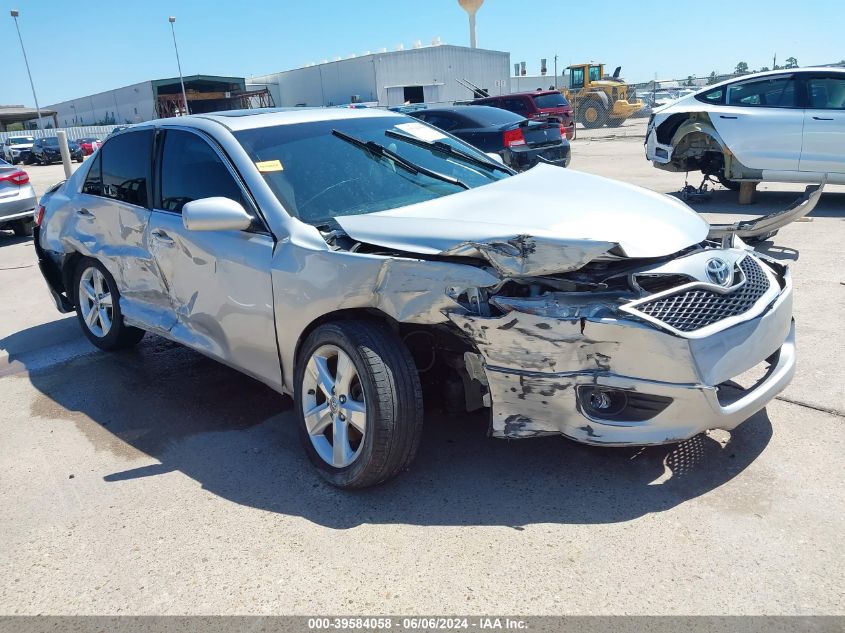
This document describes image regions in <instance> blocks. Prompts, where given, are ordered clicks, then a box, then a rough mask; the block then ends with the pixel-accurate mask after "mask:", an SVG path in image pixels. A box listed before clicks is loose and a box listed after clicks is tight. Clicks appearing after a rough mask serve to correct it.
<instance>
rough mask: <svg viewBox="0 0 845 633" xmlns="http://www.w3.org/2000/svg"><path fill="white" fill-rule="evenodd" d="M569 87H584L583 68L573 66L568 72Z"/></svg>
mask: <svg viewBox="0 0 845 633" xmlns="http://www.w3.org/2000/svg"><path fill="white" fill-rule="evenodd" d="M569 87H570V88H583V87H584V69H583V68H573V69H572V70H571V71H570V73H569Z"/></svg>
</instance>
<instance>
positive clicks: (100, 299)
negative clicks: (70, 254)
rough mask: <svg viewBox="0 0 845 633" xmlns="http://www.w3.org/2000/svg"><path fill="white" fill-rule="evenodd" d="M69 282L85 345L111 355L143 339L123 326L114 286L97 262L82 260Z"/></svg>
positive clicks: (134, 328) (139, 332)
mask: <svg viewBox="0 0 845 633" xmlns="http://www.w3.org/2000/svg"><path fill="white" fill-rule="evenodd" d="M73 279H74V283H73V288H74V297H73V301H74V304H75V305H76V317H77V318H78V319H79V325H80V326H81V327H82V331H83V332H84V333H85V336H87V337H88V340H89V341H91V342H92V343H93V344H94V345H96V346H97V347H99V348H100V349H102V350H105V351H112V350H118V349H124V348H126V347H132V346H133V345H136V344H137V343H138V342H139V341H140V340H141V339H142V338H143V337H144V330H141V329H139V328H136V327H131V326H129V325H126V324H125V323H124V322H123V313H122V312H121V311H120V292H119V291H118V289H117V284H116V283H115V282H114V279H113V278H112V276H111V275H110V274H109V272H108V271H107V270H106V268H105V266H103V265H102V264H101V263H100V262H99V261H97V260H96V259H91V258H89V257H86V258H83V259H82V260H81V261H80V262H79V264H78V265H77V267H76V274H75V275H74V278H73Z"/></svg>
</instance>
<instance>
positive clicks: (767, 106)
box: [646, 68, 845, 189]
mask: <svg viewBox="0 0 845 633" xmlns="http://www.w3.org/2000/svg"><path fill="white" fill-rule="evenodd" d="M646 157H647V158H648V160H650V161H652V163H653V164H654V166H655V167H658V168H660V169H665V170H667V171H675V172H686V171H701V172H702V173H704V174H707V175H712V176H715V177H717V178H718V179H719V180H720V181H721V182H722V184H724V185H725V186H726V187H729V188H731V189H738V188H739V182H738V181H741V180H750V181H770V182H809V183H815V182H822V181H823V180H824V179H825V177H826V179H827V182H829V183H838V184H845V68H801V69H792V70H778V71H773V72H765V73H757V74H754V75H747V76H744V77H740V78H735V79H731V80H729V81H725V82H722V83H719V84H715V85H713V86H707V87H706V88H704V89H703V90H700V91H698V92H696V93H695V94H692V95H689V96H687V97H683V98H681V99H679V100H677V101H675V102H674V103H672V104H670V105H668V106H666V107H664V108H661V109H660V110H658V111H657V112H655V113H654V114H653V115H652V117H651V119H650V121H649V124H648V132H647V134H646Z"/></svg>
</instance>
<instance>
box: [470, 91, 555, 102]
mask: <svg viewBox="0 0 845 633" xmlns="http://www.w3.org/2000/svg"><path fill="white" fill-rule="evenodd" d="M555 93H557V94H560V90H526V91H524V92H508V93H507V94H503V95H492V96H490V97H482V99H498V98H499V97H536V96H538V95H550V94H555ZM476 101H478V99H476Z"/></svg>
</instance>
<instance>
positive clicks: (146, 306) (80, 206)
mask: <svg viewBox="0 0 845 633" xmlns="http://www.w3.org/2000/svg"><path fill="white" fill-rule="evenodd" d="M153 136H154V131H153V129H152V128H147V129H142V130H137V131H132V132H127V133H125V134H121V135H119V136H115V137H113V138H111V139H110V140H109V141H108V142H107V143H106V144H105V145H104V146H103V147H102V149H101V150H100V152H99V153H98V154H97V155H96V157H94V158H93V159H91V160H92V163H91V166H90V168H89V169H88V174H87V176H86V178H85V182H84V183H83V186H82V192H81V194H80V195H79V196H77V197H76V198H74V205H75V207H74V209H73V218H72V220H71V222H73V228H72V229H71V231H69V234H70V235H73V236H74V238H75V239H78V240H79V241H80V242H81V248H80V250H81V251H82V252H86V251H87V252H89V253H90V254H91V255H92V256H93V257H96V258H97V259H98V260H100V261H101V262H102V263H103V265H104V266H105V267H106V269H107V270H108V271H109V272H110V273H111V275H112V277H114V280H115V283H116V284H117V287H118V290H119V291H120V295H121V299H120V309H121V311H122V312H123V315H124V316H125V317H126V318H127V319H129V320H130V321H131V322H134V323H135V324H138V325H142V326H143V327H145V328H147V329H151V330H157V331H167V330H169V329H170V326H171V325H172V324H173V322H174V320H175V318H174V316H173V313H172V310H171V309H170V302H169V299H168V296H167V292H166V289H165V288H164V286H163V284H162V281H161V279H160V277H159V275H158V273H157V270H156V266H155V262H154V261H153V260H152V259H151V256H150V252H149V248H148V244H147V241H146V229H147V223H148V222H149V219H150V200H151V187H152V178H151V171H152V144H153Z"/></svg>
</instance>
